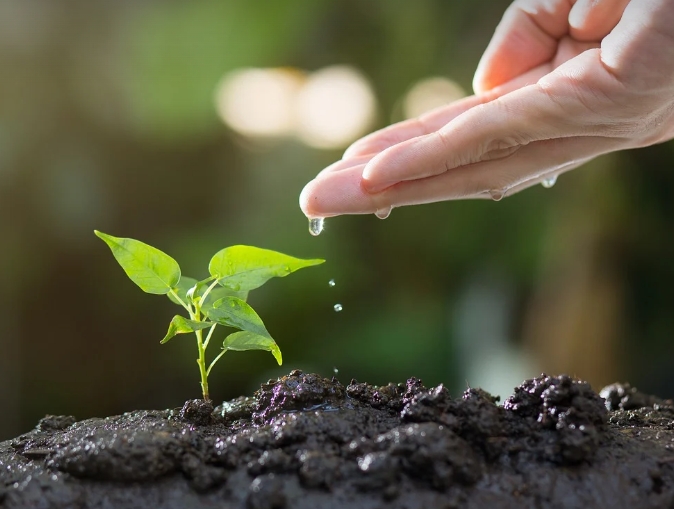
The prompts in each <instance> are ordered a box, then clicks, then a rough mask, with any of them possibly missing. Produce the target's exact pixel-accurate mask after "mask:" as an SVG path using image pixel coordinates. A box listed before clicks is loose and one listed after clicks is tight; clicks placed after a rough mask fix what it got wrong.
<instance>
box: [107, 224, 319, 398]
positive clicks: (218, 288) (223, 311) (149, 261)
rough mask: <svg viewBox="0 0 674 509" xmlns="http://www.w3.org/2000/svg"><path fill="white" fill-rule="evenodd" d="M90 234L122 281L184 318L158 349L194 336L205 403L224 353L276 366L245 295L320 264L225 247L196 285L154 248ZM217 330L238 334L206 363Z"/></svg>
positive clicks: (275, 350) (272, 344) (271, 345)
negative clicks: (247, 354) (262, 355)
mask: <svg viewBox="0 0 674 509" xmlns="http://www.w3.org/2000/svg"><path fill="white" fill-rule="evenodd" d="M94 233H95V234H96V235H97V236H98V237H99V238H101V239H102V240H103V241H104V242H105V243H106V244H107V245H108V247H109V248H110V250H111V251H112V254H113V256H114V257H115V259H116V260H117V262H118V263H119V264H120V265H121V267H122V269H124V272H126V275H127V276H129V279H131V281H133V282H134V283H136V285H138V286H139V287H140V289H141V290H143V291H144V292H146V293H153V294H156V295H166V296H168V298H169V299H170V300H171V302H173V303H174V304H177V305H179V306H182V307H183V308H184V309H185V311H186V312H187V315H188V317H185V316H181V315H176V316H174V317H173V319H172V320H171V323H170V324H169V328H168V331H167V332H166V335H165V336H164V339H162V340H161V343H162V344H163V343H166V342H167V341H169V340H170V339H171V338H173V337H174V336H176V335H178V334H186V333H194V335H195V336H196V342H197V351H198V354H199V355H198V357H197V364H198V366H199V373H200V375H201V390H202V393H203V397H204V399H205V400H208V399H210V395H209V392H208V375H209V374H210V373H211V370H212V369H213V366H215V364H216V363H217V362H218V361H219V360H220V358H222V356H223V355H224V354H225V352H227V351H228V350H235V351H243V350H266V351H268V352H271V354H272V355H273V356H274V358H275V359H276V361H277V362H278V363H279V364H281V363H282V357H281V350H280V349H279V347H278V345H277V344H276V341H274V339H273V338H272V337H271V335H270V334H269V332H268V331H267V328H266V327H265V325H264V323H263V322H262V319H261V318H260V317H259V316H258V314H257V313H256V312H255V311H254V310H253V308H252V307H250V306H249V305H248V304H247V303H246V299H247V298H248V292H249V291H250V290H254V289H255V288H258V287H260V286H262V285H263V284H264V283H266V282H267V281H268V280H270V279H271V278H273V277H285V276H287V275H288V274H291V273H293V272H295V271H297V270H299V269H302V268H304V267H311V266H312V265H318V264H321V263H323V262H324V261H325V260H321V259H311V260H302V259H300V258H294V257H292V256H288V255H285V254H282V253H278V252H276V251H271V250H268V249H261V248H258V247H252V246H231V247H226V248H224V249H222V250H220V251H218V252H217V253H215V255H214V256H213V258H211V261H210V263H209V264H208V272H209V274H210V276H209V277H207V278H206V279H202V280H201V281H198V280H196V279H194V278H190V277H184V276H182V274H181V272H180V266H179V265H178V262H176V261H175V260H174V259H173V258H171V257H170V256H169V255H167V254H166V253H164V252H162V251H160V250H159V249H157V248H154V247H152V246H150V245H148V244H145V243H143V242H140V241H138V240H135V239H128V238H119V237H113V236H112V235H108V234H105V233H102V232H99V231H97V230H94ZM218 325H221V326H224V327H231V328H234V329H239V331H238V332H233V333H231V334H229V335H228V336H227V337H226V338H225V339H224V342H223V344H222V350H221V351H220V352H219V353H218V355H216V356H215V358H213V359H212V360H211V361H210V363H207V361H206V349H207V348H208V345H209V344H210V342H211V339H212V338H213V333H214V331H215V329H216V328H217V326H218Z"/></svg>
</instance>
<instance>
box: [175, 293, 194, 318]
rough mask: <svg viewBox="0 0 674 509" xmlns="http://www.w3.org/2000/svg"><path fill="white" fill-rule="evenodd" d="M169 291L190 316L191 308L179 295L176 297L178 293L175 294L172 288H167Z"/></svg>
mask: <svg viewBox="0 0 674 509" xmlns="http://www.w3.org/2000/svg"><path fill="white" fill-rule="evenodd" d="M169 293H170V294H171V295H173V297H174V298H175V299H176V300H177V301H178V302H180V305H181V306H182V307H184V308H185V309H186V310H187V312H188V313H189V314H190V316H192V308H191V307H190V306H188V305H187V304H185V302H184V301H183V300H182V299H181V298H180V297H178V294H177V293H176V292H175V291H174V290H169Z"/></svg>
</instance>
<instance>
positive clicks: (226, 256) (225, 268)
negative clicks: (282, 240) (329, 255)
mask: <svg viewBox="0 0 674 509" xmlns="http://www.w3.org/2000/svg"><path fill="white" fill-rule="evenodd" d="M323 262H325V260H321V259H311V260H302V259H300V258H295V257H293V256H288V255H285V254H282V253H278V252H276V251H271V250H269V249H261V248H259V247H252V246H232V247H226V248H225V249H222V250H221V251H218V252H217V253H216V254H215V256H213V258H211V261H210V263H209V264H208V270H209V272H210V274H211V276H213V277H216V278H218V282H219V283H220V284H221V285H223V286H225V287H227V288H230V289H232V290H235V291H248V290H254V289H255V288H258V287H259V286H262V285H263V284H264V283H266V282H267V281H268V280H269V279H271V278H273V277H285V276H287V275H288V274H291V273H292V272H295V271H296V270H299V269H302V268H304V267H310V266H312V265H318V264H321V263H323Z"/></svg>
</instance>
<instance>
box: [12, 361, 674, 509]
mask: <svg viewBox="0 0 674 509" xmlns="http://www.w3.org/2000/svg"><path fill="white" fill-rule="evenodd" d="M109 507H115V508H120V509H122V508H123V509H135V508H138V509H141V508H143V509H145V508H148V507H152V508H157V509H173V508H175V509H177V508H195V509H201V508H216V507H217V508H227V509H229V508H231V509H284V508H296V509H304V508H307V509H308V508H319V507H320V508H325V509H343V508H358V509H359V508H368V509H379V508H384V507H386V508H400V509H403V508H404V509H417V508H419V509H421V508H436V509H450V508H464V507H465V508H474V509H478V508H480V509H482V508H490V509H491V508H510V507H512V508H532V509H533V508H540V507H546V508H605V507H611V508H629V509H640V508H659V507H674V404H673V403H672V401H670V400H662V399H659V398H656V397H653V396H648V395H645V394H642V393H640V392H639V391H638V390H636V389H635V388H633V387H631V386H629V385H628V384H613V385H611V386H608V387H606V388H605V389H603V390H602V391H601V393H600V394H597V393H595V392H594V391H593V390H592V389H591V388H590V386H589V385H588V384H587V383H585V382H582V381H579V380H576V379H573V378H571V377H568V376H557V377H552V376H546V375H541V376H540V377H538V378H535V379H532V380H527V381H525V382H524V383H522V385H520V386H519V387H516V388H515V391H514V393H513V395H511V396H510V397H509V398H508V399H506V401H505V402H504V403H503V405H498V404H497V399H496V398H494V397H492V396H491V395H490V394H488V393H487V392H485V391H483V390H480V389H472V388H471V389H468V390H467V391H465V392H464V394H463V395H462V396H461V397H459V398H452V397H450V395H449V392H448V390H447V389H446V388H445V387H444V386H443V385H439V386H437V387H432V388H426V387H424V385H423V384H422V383H421V381H420V380H418V379H416V378H410V379H409V380H407V382H406V383H404V384H403V383H399V384H389V385H386V386H372V385H369V384H365V383H358V382H357V381H355V380H352V381H351V383H349V384H348V385H346V386H345V385H343V384H342V383H340V382H339V381H338V380H337V379H335V378H332V379H326V378H323V377H321V376H319V375H316V374H307V373H303V372H301V371H297V370H295V371H292V372H291V373H290V374H289V375H287V376H284V377H281V378H279V379H278V380H269V382H268V383H266V384H263V385H262V386H261V387H260V389H259V390H258V391H257V392H256V393H255V394H254V396H253V397H240V398H237V399H235V400H232V401H228V402H225V403H222V404H221V405H218V406H216V407H215V408H214V407H213V406H212V404H211V403H210V402H204V401H202V400H191V401H188V402H186V403H185V405H184V406H183V407H182V408H179V409H175V410H163V411H135V412H129V413H126V414H123V415H120V416H114V417H107V418H95V419H86V420H83V421H77V420H76V419H75V418H73V417H69V416H47V417H45V418H43V419H42V420H40V422H39V423H38V424H37V426H36V427H35V429H33V430H32V431H30V432H28V433H26V434H24V435H21V436H19V437H17V438H15V439H13V440H9V441H5V442H0V508H2V509H18V508H22V509H23V508H45V509H52V508H54V509H61V508H63V509H66V508H68V509H69V508H87V509H88V508H101V509H103V508H109Z"/></svg>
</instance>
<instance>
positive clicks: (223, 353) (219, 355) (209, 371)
mask: <svg viewBox="0 0 674 509" xmlns="http://www.w3.org/2000/svg"><path fill="white" fill-rule="evenodd" d="M226 351H227V350H226V349H224V348H223V349H222V352H220V353H219V354H218V356H217V357H216V358H215V359H213V362H211V365H210V366H208V369H207V370H206V376H208V375H210V374H211V370H212V369H213V366H215V363H216V362H218V361H219V360H220V357H222V356H223V355H225V352H226Z"/></svg>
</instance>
